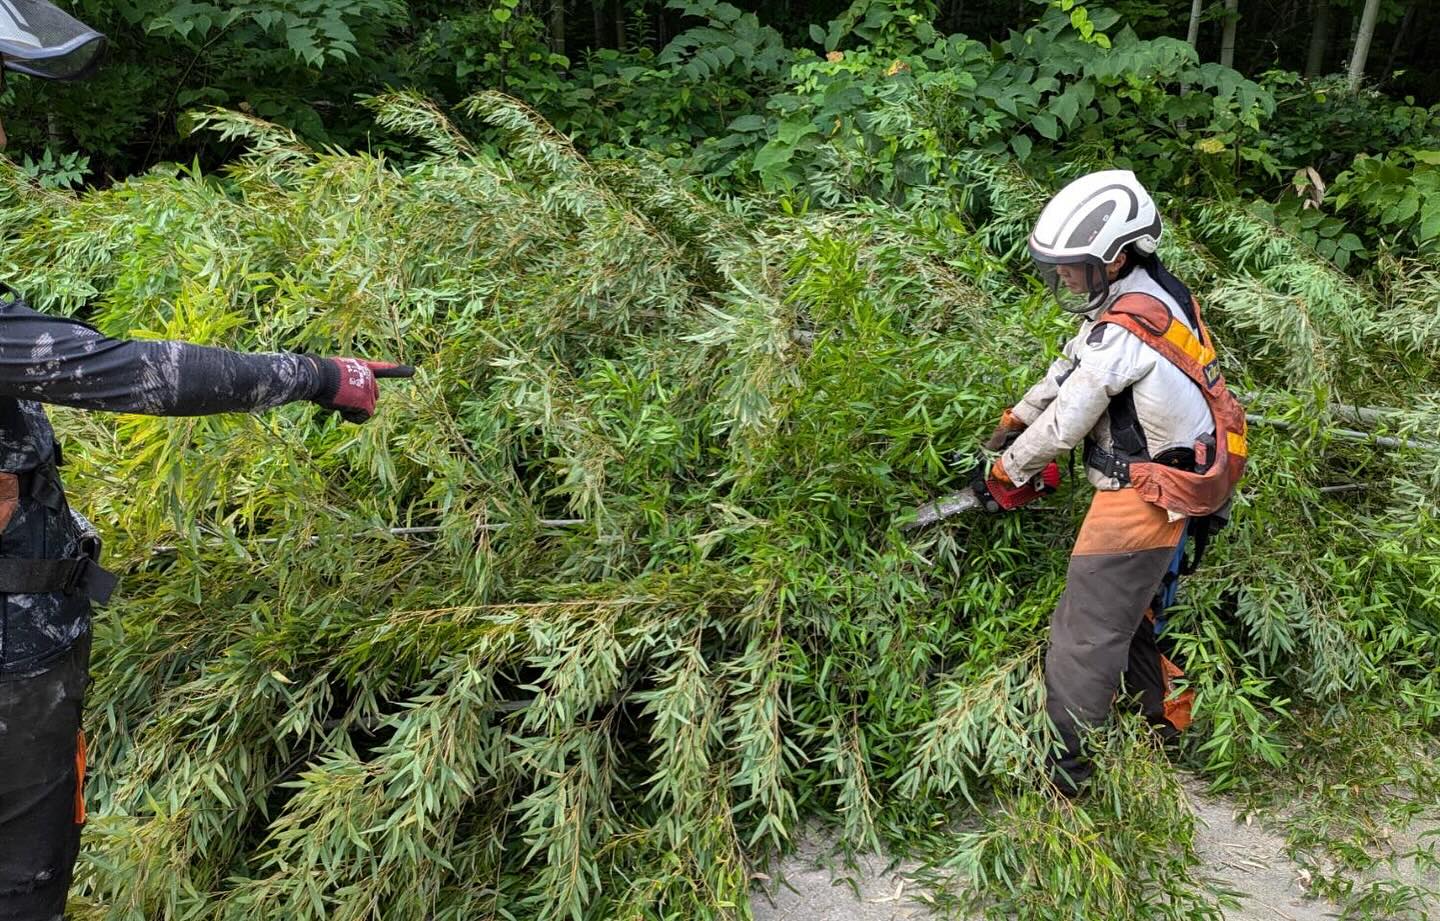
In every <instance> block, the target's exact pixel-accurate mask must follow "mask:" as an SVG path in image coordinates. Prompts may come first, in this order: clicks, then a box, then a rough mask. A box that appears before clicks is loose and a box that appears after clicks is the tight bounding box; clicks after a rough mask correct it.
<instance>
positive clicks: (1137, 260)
mask: <svg viewBox="0 0 1440 921" xmlns="http://www.w3.org/2000/svg"><path fill="white" fill-rule="evenodd" d="M1125 252H1126V254H1127V258H1126V260H1125V263H1126V266H1125V272H1122V273H1121V274H1122V275H1124V274H1125V273H1126V272H1129V271H1130V269H1131V267H1132V266H1141V267H1142V268H1144V269H1145V271H1147V272H1149V273H1150V277H1151V278H1153V279H1155V282H1156V284H1158V285H1159V286H1160V287H1161V288H1164V289H1165V293H1166V294H1168V295H1170V297H1172V298H1174V300H1175V303H1177V304H1179V305H1180V309H1181V310H1183V311H1184V312H1185V318H1186V319H1187V320H1189V321H1190V326H1191V327H1192V328H1194V329H1199V327H1200V319H1199V317H1197V316H1195V299H1194V295H1192V294H1191V293H1190V289H1189V288H1187V287H1186V286H1185V283H1184V282H1183V281H1181V280H1180V279H1178V278H1176V277H1175V276H1174V275H1171V274H1170V270H1169V269H1167V268H1165V263H1163V262H1161V261H1160V256H1159V254H1158V253H1144V252H1141V251H1140V249H1139V248H1138V247H1136V246H1133V245H1131V246H1127V247H1125Z"/></svg>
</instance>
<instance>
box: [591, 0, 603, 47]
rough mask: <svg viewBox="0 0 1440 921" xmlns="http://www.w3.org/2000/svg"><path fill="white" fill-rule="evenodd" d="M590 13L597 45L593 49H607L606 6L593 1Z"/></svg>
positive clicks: (598, 0)
mask: <svg viewBox="0 0 1440 921" xmlns="http://www.w3.org/2000/svg"><path fill="white" fill-rule="evenodd" d="M590 12H591V14H592V19H591V22H592V23H593V24H594V26H595V44H594V45H593V46H592V47H593V48H594V49H595V50H596V51H599V50H600V49H601V48H604V47H605V4H604V3H602V2H600V0H591V3H590Z"/></svg>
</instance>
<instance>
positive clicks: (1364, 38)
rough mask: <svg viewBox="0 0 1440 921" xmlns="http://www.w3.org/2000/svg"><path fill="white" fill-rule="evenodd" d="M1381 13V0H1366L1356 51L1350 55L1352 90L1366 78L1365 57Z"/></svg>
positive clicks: (1356, 37) (1356, 36)
mask: <svg viewBox="0 0 1440 921" xmlns="http://www.w3.org/2000/svg"><path fill="white" fill-rule="evenodd" d="M1379 13H1380V0H1365V12H1364V13H1363V14H1362V15H1361V16H1360V30H1359V31H1358V32H1356V33H1355V53H1354V54H1352V55H1350V80H1349V83H1348V84H1347V86H1348V87H1349V89H1350V92H1352V93H1353V92H1355V91H1356V90H1358V89H1359V88H1360V81H1361V80H1363V79H1364V78H1365V59H1366V58H1368V57H1369V56H1370V40H1371V39H1373V38H1374V37H1375V17H1376V16H1377V15H1379Z"/></svg>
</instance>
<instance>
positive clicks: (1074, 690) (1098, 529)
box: [1045, 489, 1185, 792]
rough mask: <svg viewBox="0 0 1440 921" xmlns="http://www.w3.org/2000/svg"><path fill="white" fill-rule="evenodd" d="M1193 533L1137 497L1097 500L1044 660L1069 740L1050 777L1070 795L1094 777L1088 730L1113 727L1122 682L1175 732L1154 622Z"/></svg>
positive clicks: (1050, 709)
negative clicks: (1151, 616)
mask: <svg viewBox="0 0 1440 921" xmlns="http://www.w3.org/2000/svg"><path fill="white" fill-rule="evenodd" d="M1184 533H1185V520H1184V519H1181V520H1179V521H1170V520H1169V518H1168V516H1167V514H1166V512H1165V510H1164V509H1162V508H1159V507H1157V506H1155V505H1151V504H1150V503H1148V502H1146V501H1145V500H1143V499H1141V498H1140V496H1139V494H1138V493H1136V491H1135V490H1133V489H1119V490H1112V491H1103V490H1102V491H1097V492H1096V493H1095V498H1094V500H1092V502H1091V504H1090V511H1089V513H1088V514H1087V515H1086V516H1085V523H1084V524H1083V525H1081V527H1080V535H1079V537H1078V538H1077V539H1076V541H1075V550H1074V552H1073V553H1072V554H1071V556H1070V566H1069V569H1068V571H1067V573H1066V577H1065V591H1064V592H1063V593H1062V594H1061V595H1060V601H1059V603H1058V604H1057V605H1056V607H1055V614H1054V616H1053V617H1052V618H1051V620H1050V647H1049V649H1048V650H1047V652H1046V654H1045V709H1046V711H1047V713H1048V714H1049V716H1050V719H1051V721H1052V722H1053V723H1054V724H1055V728H1056V729H1057V730H1058V731H1059V741H1060V751H1059V752H1058V753H1057V754H1055V755H1054V756H1052V764H1051V773H1052V776H1053V778H1054V780H1055V783H1056V785H1057V786H1059V787H1060V788H1061V790H1063V791H1066V792H1071V791H1074V790H1075V789H1078V786H1079V784H1080V783H1081V782H1083V781H1084V780H1085V779H1086V778H1088V777H1089V776H1090V774H1091V772H1092V770H1093V768H1092V767H1091V765H1090V762H1089V760H1088V759H1087V758H1086V757H1085V754H1084V751H1083V737H1084V734H1085V731H1086V730H1087V729H1090V728H1093V727H1096V726H1099V725H1101V724H1102V723H1104V722H1105V719H1106V718H1107V717H1108V716H1109V713H1110V706H1111V704H1112V702H1113V701H1114V700H1115V695H1116V693H1117V692H1118V691H1119V690H1120V689H1121V685H1122V681H1123V683H1124V687H1125V690H1126V691H1127V692H1128V693H1136V694H1139V696H1140V700H1141V705H1142V707H1143V709H1144V712H1145V716H1146V717H1147V718H1148V719H1149V720H1150V721H1151V722H1153V723H1155V724H1156V725H1157V726H1160V727H1161V728H1162V730H1163V731H1166V732H1168V733H1170V734H1173V733H1174V731H1175V729H1174V727H1173V726H1171V725H1170V724H1169V723H1168V722H1167V721H1166V719H1165V693H1166V688H1167V686H1168V682H1167V680H1166V675H1165V671H1164V663H1163V662H1162V659H1161V655H1160V650H1159V649H1158V648H1157V647H1156V645H1155V631H1154V627H1153V626H1152V624H1151V623H1150V621H1149V620H1148V619H1147V618H1146V616H1145V615H1146V612H1147V611H1149V610H1150V605H1151V601H1152V600H1153V599H1154V598H1155V594H1156V592H1157V591H1158V590H1159V588H1160V583H1161V580H1162V579H1163V578H1164V577H1165V572H1166V570H1167V569H1169V567H1170V561H1171V560H1172V559H1173V558H1174V556H1175V550H1176V547H1178V546H1179V544H1180V540H1181V538H1182V537H1183V536H1184Z"/></svg>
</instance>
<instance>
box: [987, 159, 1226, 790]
mask: <svg viewBox="0 0 1440 921" xmlns="http://www.w3.org/2000/svg"><path fill="white" fill-rule="evenodd" d="M1160 233H1161V221H1160V215H1159V213H1158V211H1157V209H1156V207H1155V202H1154V201H1153V200H1152V199H1151V197H1150V195H1149V193H1147V192H1146V191H1145V189H1144V187H1143V186H1142V185H1141V184H1140V182H1139V180H1137V179H1136V178H1135V174H1134V173H1132V172H1130V171H1128V170H1107V171H1103V172H1097V173H1092V174H1090V175H1087V176H1084V177H1082V178H1080V179H1077V180H1075V181H1074V182H1072V183H1070V184H1069V185H1067V186H1066V187H1065V188H1064V189H1062V190H1061V191H1060V193H1059V194H1057V195H1056V196H1055V197H1054V199H1052V200H1051V202H1050V203H1049V204H1048V205H1047V206H1046V207H1045V209H1044V211H1043V212H1042V213H1041V215H1040V219H1039V221H1038V222H1037V223H1036V225H1035V229H1034V232H1033V233H1032V234H1031V235H1030V241H1029V244H1030V253H1031V256H1032V257H1033V259H1034V262H1035V265H1036V267H1037V268H1038V269H1039V271H1040V273H1041V275H1042V276H1043V277H1044V278H1045V279H1046V280H1047V282H1048V283H1049V285H1050V288H1051V290H1052V291H1053V292H1054V293H1055V295H1056V297H1057V298H1058V299H1059V300H1060V303H1061V306H1063V307H1065V308H1066V309H1068V310H1070V311H1072V312H1074V313H1076V314H1079V315H1080V316H1081V317H1082V321H1081V324H1080V329H1079V331H1078V332H1077V333H1076V335H1075V337H1074V338H1072V339H1071V340H1070V341H1069V342H1068V343H1067V344H1066V345H1065V347H1064V350H1063V355H1062V356H1061V357H1060V358H1059V359H1058V360H1056V361H1055V362H1054V364H1052V365H1051V367H1050V369H1049V370H1048V371H1047V372H1046V374H1045V376H1044V377H1043V378H1042V379H1041V380H1040V381H1039V382H1038V383H1036V384H1035V385H1034V386H1033V387H1031V388H1030V390H1029V391H1028V392H1027V393H1026V394H1025V396H1024V397H1023V398H1022V399H1021V400H1020V401H1019V402H1018V403H1016V404H1015V405H1014V406H1013V407H1011V408H1010V409H1008V410H1006V411H1005V414H1004V416H1003V417H1002V420H1001V422H1000V425H999V426H998V427H997V428H996V430H995V433H994V434H993V435H992V436H991V438H990V440H989V441H988V442H987V447H988V448H990V449H991V450H992V451H999V450H1002V449H1003V454H1001V456H1000V458H999V459H998V460H997V461H996V462H995V464H994V466H993V468H992V469H991V471H990V472H991V475H992V476H993V477H996V478H998V479H1000V480H1001V481H1002V482H1007V483H1024V482H1026V481H1028V480H1030V479H1031V478H1033V477H1035V476H1036V475H1037V474H1038V473H1039V472H1040V471H1041V470H1042V468H1044V467H1045V465H1046V464H1047V463H1049V462H1050V461H1052V460H1054V459H1055V458H1056V457H1058V456H1059V455H1061V454H1064V453H1066V452H1069V451H1070V450H1072V449H1073V448H1075V447H1077V446H1079V445H1081V444H1082V443H1083V444H1084V459H1085V467H1086V473H1087V475H1088V477H1089V480H1090V482H1091V483H1092V484H1094V486H1095V488H1096V493H1095V497H1094V500H1093V502H1092V504H1091V507H1090V511H1089V514H1088V515H1087V516H1086V519H1085V522H1084V524H1083V525H1082V526H1081V529H1080V534H1079V536H1078V538H1077V541H1076V545H1075V549H1074V553H1073V555H1072V557H1071V561H1070V566H1069V570H1068V574H1067V577H1066V586H1065V591H1064V593H1063V594H1062V595H1061V598H1060V601H1059V603H1058V605H1057V606H1056V609H1055V613H1054V616H1053V618H1052V620H1051V626H1050V645H1049V649H1048V652H1047V654H1046V657H1045V688H1046V695H1047V702H1046V709H1047V711H1048V713H1049V715H1050V718H1051V720H1052V722H1053V723H1054V724H1055V727H1056V729H1057V731H1058V744H1059V749H1058V751H1056V752H1055V753H1054V755H1053V764H1052V774H1053V776H1054V779H1055V782H1056V784H1057V786H1059V787H1060V789H1061V790H1062V791H1064V792H1067V793H1071V792H1074V791H1076V790H1078V789H1079V786H1080V784H1081V783H1082V782H1083V781H1084V780H1085V779H1086V778H1087V777H1088V776H1089V775H1090V773H1091V771H1092V768H1091V766H1090V764H1089V762H1088V760H1087V758H1086V756H1085V752H1084V745H1083V742H1084V738H1083V737H1084V733H1085V731H1086V730H1087V729H1089V728H1093V727H1095V726H1097V725H1099V724H1100V723H1102V722H1103V721H1104V720H1105V719H1106V717H1107V715H1108V713H1109V710H1110V706H1111V703H1112V701H1113V700H1114V699H1115V696H1116V693H1117V691H1121V690H1123V691H1125V692H1126V693H1128V694H1136V695H1139V697H1140V700H1141V704H1142V707H1143V709H1144V712H1145V714H1146V716H1147V717H1148V718H1149V719H1150V720H1151V722H1152V723H1154V724H1155V725H1156V726H1157V727H1158V728H1159V729H1160V731H1161V732H1162V733H1163V734H1165V735H1167V736H1173V735H1174V734H1176V733H1178V732H1179V731H1180V730H1182V729H1184V728H1185V726H1186V725H1187V724H1188V723H1189V719H1190V715H1189V695H1188V694H1180V693H1176V691H1175V689H1174V687H1173V686H1172V683H1173V680H1174V679H1175V678H1176V677H1179V675H1180V672H1179V670H1178V669H1177V668H1175V667H1174V665H1173V664H1172V663H1170V661H1169V660H1168V659H1166V658H1165V657H1164V656H1163V655H1162V654H1161V653H1160V650H1159V648H1158V646H1157V642H1156V633H1157V629H1156V623H1157V618H1160V617H1162V616H1163V605H1164V604H1165V603H1167V602H1168V601H1170V600H1173V593H1174V584H1175V577H1176V576H1177V575H1178V570H1179V568H1180V563H1181V560H1182V556H1183V546H1184V542H1185V540H1186V536H1187V533H1188V534H1189V535H1190V537H1191V538H1192V539H1193V540H1192V543H1193V544H1194V545H1195V546H1196V548H1197V549H1203V543H1204V541H1205V540H1206V539H1207V538H1208V533H1209V530H1210V529H1211V528H1212V527H1213V526H1214V524H1215V522H1216V520H1217V517H1216V516H1217V514H1219V515H1221V516H1223V514H1224V510H1225V509H1226V508H1227V507H1228V502H1229V499H1230V496H1231V494H1232V493H1233V490H1234V487H1235V483H1236V482H1237V481H1238V480H1239V478H1240V475H1241V473H1242V472H1243V469H1244V465H1245V456H1246V447H1245V416H1244V411H1243V409H1241V408H1240V406H1239V404H1237V403H1236V402H1235V400H1234V399H1233V398H1232V397H1231V396H1230V394H1229V392H1228V391H1227V390H1226V388H1225V382H1224V379H1223V378H1222V377H1221V376H1220V372H1219V368H1218V365H1217V363H1216V360H1215V351H1214V347H1213V344H1212V342H1211V341H1210V337H1209V333H1208V332H1207V331H1206V329H1205V327H1204V324H1203V323H1202V322H1201V319H1200V313H1199V307H1198V305H1197V304H1196V302H1195V300H1194V298H1193V297H1192V296H1191V294H1190V292H1189V290H1188V289H1186V287H1185V286H1184V285H1183V284H1182V283H1180V282H1179V281H1178V280H1177V279H1176V278H1175V277H1174V276H1173V275H1171V274H1170V273H1169V272H1168V271H1167V270H1166V269H1165V267H1164V266H1163V265H1162V264H1161V263H1160V260H1159V259H1158V258H1157V256H1156V247H1157V245H1158V243H1159V241H1160Z"/></svg>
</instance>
